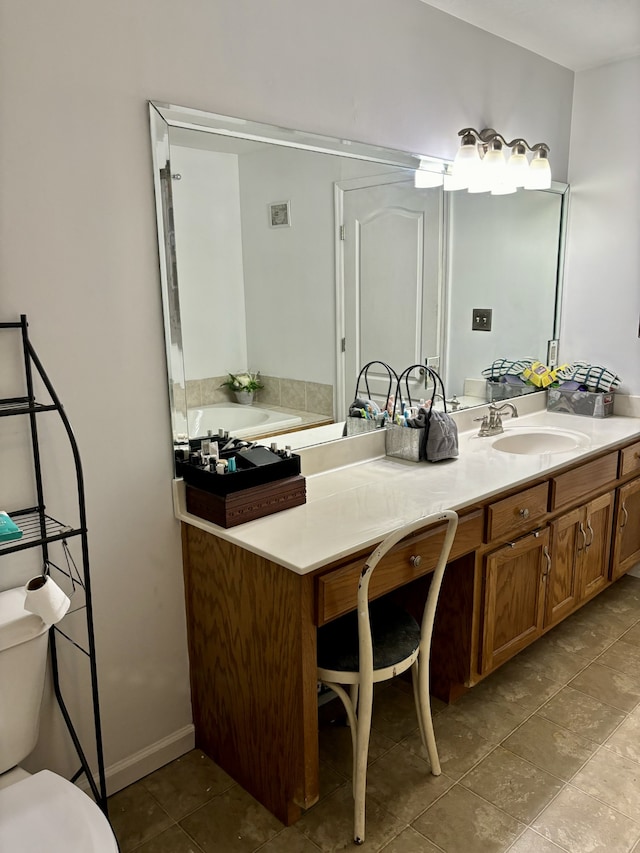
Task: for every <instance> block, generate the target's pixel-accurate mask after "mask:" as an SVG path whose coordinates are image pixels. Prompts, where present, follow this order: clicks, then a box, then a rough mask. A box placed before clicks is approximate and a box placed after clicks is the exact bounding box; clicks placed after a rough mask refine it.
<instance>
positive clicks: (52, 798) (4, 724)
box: [0, 588, 119, 853]
mask: <svg viewBox="0 0 640 853" xmlns="http://www.w3.org/2000/svg"><path fill="white" fill-rule="evenodd" d="M24 600H25V590H24V589H23V588H19V589H9V590H6V591H5V592H0V685H1V689H0V850H2V851H5V850H6V851H11V852H12V853H42V851H43V850H46V851H47V853H118V849H119V848H118V843H117V841H116V838H115V836H114V834H113V831H112V829H111V826H110V825H109V821H108V820H107V819H106V817H105V816H104V814H103V813H102V812H101V810H100V809H99V808H98V806H97V805H96V803H94V801H93V800H92V799H91V798H90V797H89V796H88V795H87V794H85V793H83V791H81V790H80V788H78V787H77V786H76V785H74V784H72V783H71V782H68V781H67V780H66V779H63V778H62V777H61V776H58V775H57V774H56V773H52V772H51V771H50V770H41V771H40V772H39V773H34V774H33V775H31V774H29V773H27V771H26V770H23V769H22V768H21V767H20V766H19V763H20V762H21V761H22V760H23V759H24V758H26V757H27V756H28V755H29V753H30V752H31V751H32V750H33V749H34V747H35V745H36V741H37V739H38V727H39V718H40V705H41V703H42V694H43V690H44V677H45V671H46V666H47V650H48V642H49V633H48V625H45V624H44V622H43V621H42V619H41V618H40V617H39V616H36V615H34V614H33V613H28V612H27V611H26V610H25V609H24Z"/></svg>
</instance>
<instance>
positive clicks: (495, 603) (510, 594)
mask: <svg viewBox="0 0 640 853" xmlns="http://www.w3.org/2000/svg"><path fill="white" fill-rule="evenodd" d="M550 563H551V559H550V556H549V528H548V527H546V528H544V530H541V531H537V532H535V533H531V534H530V535H529V536H525V537H523V538H522V539H519V540H517V541H516V542H513V543H510V544H509V545H504V546H503V547H502V548H499V549H498V550H497V551H493V552H492V553H491V554H488V555H487V556H486V558H485V572H484V582H485V586H484V626H483V642H482V661H481V672H483V673H484V672H489V671H490V670H492V669H495V667H497V666H500V664H502V663H504V662H505V661H506V660H509V658H511V657H513V655H515V654H516V653H517V652H519V651H520V650H521V649H523V648H524V647H525V646H528V645H529V643H531V642H532V641H533V640H535V639H536V637H538V636H539V635H540V634H541V632H542V627H543V623H544V599H545V586H546V578H547V574H548V571H549V566H550Z"/></svg>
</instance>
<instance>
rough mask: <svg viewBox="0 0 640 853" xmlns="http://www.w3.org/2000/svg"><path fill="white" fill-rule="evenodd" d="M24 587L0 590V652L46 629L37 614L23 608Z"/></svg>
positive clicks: (30, 638)
mask: <svg viewBox="0 0 640 853" xmlns="http://www.w3.org/2000/svg"><path fill="white" fill-rule="evenodd" d="M25 597H26V592H25V589H24V587H17V588H15V589H7V590H5V591H4V592H0V652H2V651H4V650H5V649H10V648H11V647H12V646H17V645H19V644H20V643H26V642H27V641H28V640H33V639H34V638H35V637H39V636H40V634H44V632H45V631H47V630H48V627H47V625H45V624H44V622H43V621H42V619H41V618H40V617H39V616H36V615H35V613H29V612H28V611H27V610H25V609H24V600H25Z"/></svg>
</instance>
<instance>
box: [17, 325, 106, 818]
mask: <svg viewBox="0 0 640 853" xmlns="http://www.w3.org/2000/svg"><path fill="white" fill-rule="evenodd" d="M0 330H14V331H16V332H20V334H21V336H22V351H23V356H24V368H25V382H26V390H27V395H26V396H24V397H9V398H4V399H0V418H2V417H12V416H17V415H26V416H28V418H29V427H30V432H31V449H32V453H33V470H34V475H35V489H36V500H37V504H36V506H31V507H22V508H20V507H19V508H16V509H9V508H7V507H5V509H6V511H7V512H8V513H9V515H10V517H11V518H12V519H13V520H14V521H15V522H16V524H17V525H18V526H19V527H20V529H21V530H22V534H23V535H22V537H21V538H20V539H17V540H13V541H9V542H5V543H2V544H0V558H1V557H3V556H5V555H6V554H11V553H14V552H16V551H24V550H26V549H29V548H40V549H41V553H42V562H43V566H44V571H45V572H47V573H48V572H49V570H50V567H54V568H56V569H58V570H59V571H61V572H62V573H63V574H67V573H66V572H65V571H64V570H63V569H60V568H59V567H58V566H56V565H55V564H54V563H53V562H52V561H51V560H50V558H49V545H51V544H52V543H54V542H61V543H62V544H63V546H64V547H65V548H67V547H68V545H67V540H69V539H73V538H77V539H78V540H79V543H80V548H81V554H82V556H81V559H80V560H79V561H78V564H79V568H78V567H77V566H76V564H75V562H74V563H73V565H74V568H75V569H76V575H77V576H76V577H72V582H73V583H74V584H75V585H76V586H79V587H81V588H82V589H83V591H84V596H83V598H84V604H83V605H82V606H81V607H80V608H76V609H75V610H74V611H73V612H78V610H82V611H83V612H84V614H85V622H86V625H85V627H86V633H85V640H86V642H83V643H78V642H76V641H75V640H73V639H71V637H69V636H68V635H67V634H66V633H65V632H64V631H63V630H62V628H60V627H58V626H57V625H53V626H52V627H51V628H50V630H49V648H50V652H51V672H52V679H53V687H54V692H55V696H56V701H57V703H58V706H59V708H60V712H61V714H62V717H63V719H64V721H65V724H66V727H67V730H68V732H69V735H70V737H71V740H72V742H73V745H74V748H75V750H76V753H77V755H78V759H79V761H80V768H79V769H78V771H77V772H76V773H75V774H74V776H73V777H72V780H71V781H73V782H75V781H76V780H77V779H78V778H79V777H80V776H81V775H82V774H84V775H85V777H86V779H87V782H88V784H89V787H90V788H91V791H92V793H93V796H94V798H95V800H96V803H97V804H98V805H99V806H100V808H101V809H102V811H103V812H104V814H105V815H107V816H108V811H107V790H106V780H105V771H104V755H103V751H102V728H101V723H100V704H99V697H98V678H97V670H96V650H95V641H94V632H93V608H92V603H91V579H90V575H89V548H88V541H87V524H86V508H85V494H84V476H83V473H82V463H81V460H80V453H79V450H78V445H77V443H76V440H75V436H74V434H73V430H72V429H71V424H70V423H69V419H68V418H67V415H66V413H65V411H64V408H63V406H62V403H61V402H60V400H59V398H58V396H57V394H56V392H55V390H54V388H53V385H52V384H51V381H50V380H49V377H48V376H47V374H46V372H45V370H44V368H43V366H42V363H41V361H40V359H39V358H38V356H37V354H36V352H35V350H34V349H33V346H32V345H31V342H30V340H29V333H28V323H27V317H26V315H24V314H22V315H21V316H20V320H19V322H8V323H7V322H1V323H0ZM36 375H37V376H38V377H39V378H40V380H41V382H42V384H43V385H44V387H45V389H46V391H47V394H48V395H49V397H50V398H51V402H50V403H42V402H39V401H38V400H36V397H35V393H34V378H35V376H36ZM42 412H57V413H58V416H59V417H60V419H61V421H62V424H63V426H64V429H65V431H66V433H67V438H68V440H69V445H70V448H71V452H72V454H73V459H74V464H75V475H76V484H77V494H78V519H79V524H78V525H77V526H69V525H66V524H64V523H63V522H61V521H58V520H56V519H55V518H53V517H52V516H51V515H49V514H48V513H47V511H46V505H45V500H44V486H43V476H42V462H41V457H40V443H39V437H38V417H37V416H38V415H40V414H41V413H42ZM70 571H71V570H70ZM70 612H71V611H70ZM60 624H64V621H63V622H62V623H60ZM59 638H63V639H64V640H65V641H69V642H70V643H71V644H72V645H73V646H74V647H75V648H76V649H78V650H79V651H80V652H82V653H83V654H84V655H86V657H87V658H88V661H89V672H90V679H91V697H92V703H93V722H94V725H93V730H94V734H95V751H96V757H97V764H98V768H97V769H98V773H97V776H98V779H97V781H96V779H95V778H94V774H93V773H92V771H91V768H90V766H89V762H88V761H87V758H86V754H85V750H84V749H83V747H82V744H81V742H80V739H79V737H78V734H77V732H76V727H75V726H74V724H73V720H72V718H71V715H70V713H69V711H68V708H67V705H66V704H65V701H64V696H63V688H62V685H61V683H60V677H59V669H58V646H57V641H58V639H59Z"/></svg>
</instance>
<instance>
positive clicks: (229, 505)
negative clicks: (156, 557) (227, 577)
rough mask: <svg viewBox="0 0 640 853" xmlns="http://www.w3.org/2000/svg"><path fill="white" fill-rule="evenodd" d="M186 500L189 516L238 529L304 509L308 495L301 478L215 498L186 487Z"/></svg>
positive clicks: (275, 482) (290, 478)
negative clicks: (249, 523)
mask: <svg viewBox="0 0 640 853" xmlns="http://www.w3.org/2000/svg"><path fill="white" fill-rule="evenodd" d="M218 476H221V475H218ZM226 476H227V477H232V476H233V475H232V474H228V475H226ZM186 498H187V512H191V513H193V515H197V516H199V517H200V518H204V519H205V520H206V521H212V522H213V523H214V524H219V525H220V526H221V527H236V526H237V525H238V524H244V523H245V522H246V521H253V520H254V519H256V518H262V517H263V516H265V515H272V514H273V513H274V512H280V511H281V510H283V509H290V508H291V507H294V506H301V505H302V504H304V503H306V500H307V491H306V481H305V478H304V477H303V476H302V475H300V474H298V475H296V476H294V477H286V478H285V479H284V480H274V481H272V482H271V483H265V484H264V485H262V486H254V487H253V488H251V489H242V490H241V491H238V492H231V493H230V494H228V495H214V494H212V493H211V492H205V491H203V490H202V489H196V488H195V487H194V486H190V485H189V484H187V486H186Z"/></svg>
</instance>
